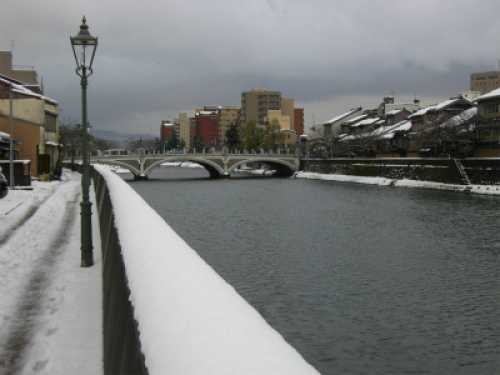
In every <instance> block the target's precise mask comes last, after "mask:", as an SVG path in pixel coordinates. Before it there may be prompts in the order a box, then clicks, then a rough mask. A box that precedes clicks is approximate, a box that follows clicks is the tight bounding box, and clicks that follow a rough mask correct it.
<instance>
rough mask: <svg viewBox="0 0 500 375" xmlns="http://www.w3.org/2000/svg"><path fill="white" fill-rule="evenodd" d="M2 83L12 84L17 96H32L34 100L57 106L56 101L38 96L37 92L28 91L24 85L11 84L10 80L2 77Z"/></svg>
mask: <svg viewBox="0 0 500 375" xmlns="http://www.w3.org/2000/svg"><path fill="white" fill-rule="evenodd" d="M0 82H1V83H4V84H6V85H10V84H12V92H15V93H17V94H21V95H26V96H32V97H34V98H37V99H40V100H45V101H46V102H49V103H52V104H57V101H55V100H54V99H51V98H49V97H48V96H44V95H40V94H37V93H36V92H34V91H31V90H29V89H27V88H26V87H24V86H22V85H18V84H16V83H14V82H11V81H9V80H8V79H4V78H2V77H0Z"/></svg>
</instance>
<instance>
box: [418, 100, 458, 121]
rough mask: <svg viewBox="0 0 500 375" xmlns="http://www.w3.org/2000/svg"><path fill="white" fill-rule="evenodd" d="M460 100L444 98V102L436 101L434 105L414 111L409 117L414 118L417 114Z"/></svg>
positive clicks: (421, 114)
mask: <svg viewBox="0 0 500 375" xmlns="http://www.w3.org/2000/svg"><path fill="white" fill-rule="evenodd" d="M459 100H462V99H449V100H445V101H444V102H441V103H438V104H436V105H430V106H428V107H425V108H422V109H421V110H419V111H417V112H415V113H414V114H412V115H410V116H409V117H410V118H415V117H418V116H423V115H425V114H426V113H427V112H429V111H439V110H441V109H444V108H446V107H448V106H450V105H451V104H453V103H456V102H457V101H459Z"/></svg>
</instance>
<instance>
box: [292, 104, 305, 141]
mask: <svg viewBox="0 0 500 375" xmlns="http://www.w3.org/2000/svg"><path fill="white" fill-rule="evenodd" d="M293 112H294V113H293V116H294V118H295V129H293V130H295V133H296V135H302V134H304V108H294V109H293Z"/></svg>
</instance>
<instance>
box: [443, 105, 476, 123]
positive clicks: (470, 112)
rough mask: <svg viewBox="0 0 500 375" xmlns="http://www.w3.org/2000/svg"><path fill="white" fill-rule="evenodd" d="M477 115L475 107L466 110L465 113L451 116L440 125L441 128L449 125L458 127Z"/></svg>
mask: <svg viewBox="0 0 500 375" xmlns="http://www.w3.org/2000/svg"><path fill="white" fill-rule="evenodd" d="M476 115H477V107H471V108H469V109H466V110H465V111H462V112H460V113H459V114H458V115H456V116H453V117H452V118H451V119H449V120H448V121H446V122H444V123H443V124H441V126H450V125H460V124H462V123H463V122H464V121H468V120H470V119H472V118H473V117H474V116H476Z"/></svg>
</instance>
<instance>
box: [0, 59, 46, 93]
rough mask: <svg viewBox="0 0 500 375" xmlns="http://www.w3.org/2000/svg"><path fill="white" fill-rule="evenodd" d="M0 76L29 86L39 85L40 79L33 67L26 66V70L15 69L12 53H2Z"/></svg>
mask: <svg viewBox="0 0 500 375" xmlns="http://www.w3.org/2000/svg"><path fill="white" fill-rule="evenodd" d="M0 74H3V75H5V76H7V77H10V78H13V79H15V80H18V81H22V82H24V83H27V84H29V85H38V77H37V74H36V71H35V70H34V69H33V67H31V66H26V67H25V68H24V69H13V66H12V52H11V51H0Z"/></svg>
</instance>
